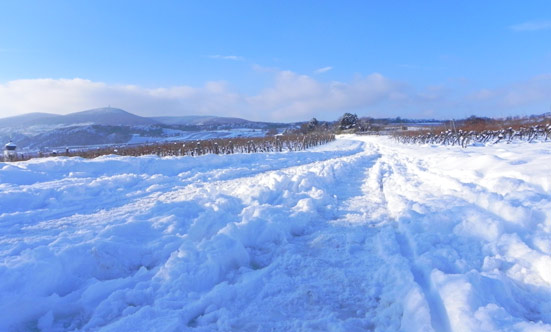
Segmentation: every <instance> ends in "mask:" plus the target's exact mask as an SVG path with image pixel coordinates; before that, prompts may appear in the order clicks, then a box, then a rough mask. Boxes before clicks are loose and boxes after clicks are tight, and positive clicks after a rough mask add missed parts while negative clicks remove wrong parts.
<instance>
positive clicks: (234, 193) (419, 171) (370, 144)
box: [0, 136, 551, 332]
mask: <svg viewBox="0 0 551 332" xmlns="http://www.w3.org/2000/svg"><path fill="white" fill-rule="evenodd" d="M0 257H1V260H0V330H1V331H36V330H40V331H184V330H190V331H213V330H217V331H437V332H440V331H444V332H446V331H551V301H550V300H549V299H551V145H550V144H549V143H540V144H527V143H522V144H509V145H507V144H500V145H495V146H488V147H472V148H468V149H461V148H457V147H442V146H408V145H398V144H396V143H394V142H393V141H391V140H390V139H388V138H384V137H358V136H344V137H340V138H339V139H338V140H337V141H336V142H333V143H330V144H328V145H326V146H322V147H318V148H315V149H312V150H309V151H303V152H288V153H270V154H246V155H229V156H217V155H207V156H201V157H196V158H192V157H179V158H157V157H152V156H148V157H139V158H131V157H116V156H109V157H104V158H98V159H95V160H83V159H79V158H63V157H58V158H51V159H37V160H31V161H27V162H20V163H14V164H2V163H0Z"/></svg>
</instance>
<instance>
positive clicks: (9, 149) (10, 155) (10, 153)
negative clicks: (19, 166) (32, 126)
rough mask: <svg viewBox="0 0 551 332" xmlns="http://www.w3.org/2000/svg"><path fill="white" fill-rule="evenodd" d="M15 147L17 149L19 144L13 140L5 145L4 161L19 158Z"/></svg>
mask: <svg viewBox="0 0 551 332" xmlns="http://www.w3.org/2000/svg"><path fill="white" fill-rule="evenodd" d="M15 149H17V146H16V145H15V144H13V142H12V141H10V142H9V143H8V144H6V145H5V146H4V161H10V160H15V159H16V158H17V152H16V151H15Z"/></svg>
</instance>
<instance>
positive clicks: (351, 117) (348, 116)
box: [339, 113, 358, 130]
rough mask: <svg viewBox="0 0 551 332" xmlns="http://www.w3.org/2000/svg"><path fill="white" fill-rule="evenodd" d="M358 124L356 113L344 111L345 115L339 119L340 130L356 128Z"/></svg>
mask: <svg viewBox="0 0 551 332" xmlns="http://www.w3.org/2000/svg"><path fill="white" fill-rule="evenodd" d="M357 124H358V116H357V115H356V114H352V113H344V115H343V116H341V118H340V119H339V129H340V130H347V129H352V128H356V125H357Z"/></svg>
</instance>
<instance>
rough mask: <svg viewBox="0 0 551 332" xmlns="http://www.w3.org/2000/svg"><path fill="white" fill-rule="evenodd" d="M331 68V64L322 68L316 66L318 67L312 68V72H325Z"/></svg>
mask: <svg viewBox="0 0 551 332" xmlns="http://www.w3.org/2000/svg"><path fill="white" fill-rule="evenodd" d="M331 69H333V67H331V66H327V67H323V68H318V69H316V70H314V73H316V74H323V73H326V72H328V71H330V70H331Z"/></svg>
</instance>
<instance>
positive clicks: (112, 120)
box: [62, 107, 159, 126]
mask: <svg viewBox="0 0 551 332" xmlns="http://www.w3.org/2000/svg"><path fill="white" fill-rule="evenodd" d="M62 121H63V123H64V124H78V123H93V124H98V125H107V126H147V125H158V124H159V122H157V121H155V120H153V119H151V118H145V117H141V116H138V115H134V114H132V113H129V112H126V111H123V110H121V109H118V108H112V107H105V108H96V109H92V110H88V111H82V112H76V113H71V114H67V115H64V116H63V120H62Z"/></svg>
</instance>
